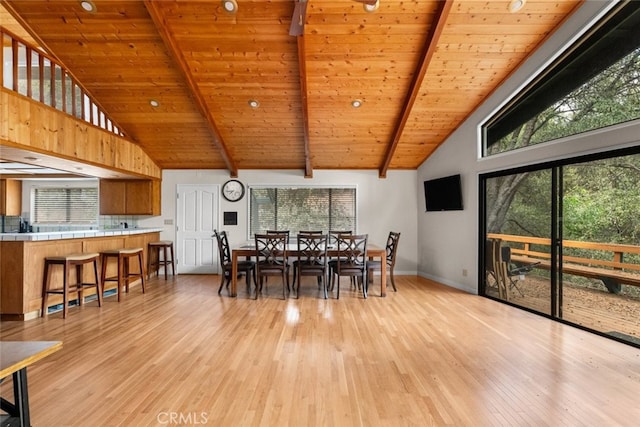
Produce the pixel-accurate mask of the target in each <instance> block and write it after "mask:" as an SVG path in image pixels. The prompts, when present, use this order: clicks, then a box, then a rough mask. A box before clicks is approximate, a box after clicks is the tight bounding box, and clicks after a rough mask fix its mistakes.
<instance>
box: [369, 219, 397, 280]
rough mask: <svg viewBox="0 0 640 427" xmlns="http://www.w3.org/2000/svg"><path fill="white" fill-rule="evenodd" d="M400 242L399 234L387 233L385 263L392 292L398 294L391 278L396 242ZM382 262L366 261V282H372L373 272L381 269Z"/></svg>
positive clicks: (394, 262)
mask: <svg viewBox="0 0 640 427" xmlns="http://www.w3.org/2000/svg"><path fill="white" fill-rule="evenodd" d="M399 241H400V233H396V232H393V231H390V232H389V237H387V246H386V263H387V272H388V273H389V277H391V286H393V291H394V292H398V288H396V282H395V279H394V277H393V268H394V267H395V265H396V254H397V253H398V242H399ZM381 263H382V261H376V260H368V261H367V272H368V274H367V280H368V281H369V282H371V281H372V280H373V272H374V271H375V270H381V269H382V264H381Z"/></svg>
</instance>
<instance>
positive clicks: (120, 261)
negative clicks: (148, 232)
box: [100, 248, 145, 302]
mask: <svg viewBox="0 0 640 427" xmlns="http://www.w3.org/2000/svg"><path fill="white" fill-rule="evenodd" d="M143 252H144V250H143V248H132V249H112V250H107V251H102V252H100V257H101V258H100V263H101V264H102V274H101V275H100V280H101V283H102V289H105V283H106V282H116V283H117V286H118V302H120V290H121V289H122V286H124V287H125V291H126V292H129V283H131V282H132V281H134V280H136V279H138V278H139V279H140V280H141V281H142V293H144V276H145V273H144V265H143V262H142V254H143ZM133 257H137V258H138V269H139V271H138V272H135V273H132V272H131V270H130V269H129V267H130V265H129V260H130V258H133ZM112 258H114V259H116V261H117V267H118V274H117V275H115V276H110V277H107V264H108V262H109V259H112Z"/></svg>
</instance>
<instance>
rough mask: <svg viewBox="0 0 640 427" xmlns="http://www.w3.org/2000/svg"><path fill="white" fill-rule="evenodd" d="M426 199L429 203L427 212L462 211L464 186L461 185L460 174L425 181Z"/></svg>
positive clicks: (427, 203)
mask: <svg viewBox="0 0 640 427" xmlns="http://www.w3.org/2000/svg"><path fill="white" fill-rule="evenodd" d="M424 200H425V203H426V205H427V212H432V211H461V210H462V186H461V185H460V175H459V174H458V175H451V176H445V177H442V178H436V179H430V180H427V181H425V182H424Z"/></svg>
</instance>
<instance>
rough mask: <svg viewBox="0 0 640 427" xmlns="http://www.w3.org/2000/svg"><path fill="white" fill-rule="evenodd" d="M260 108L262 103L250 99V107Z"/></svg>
mask: <svg viewBox="0 0 640 427" xmlns="http://www.w3.org/2000/svg"><path fill="white" fill-rule="evenodd" d="M259 106H260V103H259V102H258V101H256V100H255V99H250V100H249V107H251V108H258V107H259Z"/></svg>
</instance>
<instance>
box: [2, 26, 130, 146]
mask: <svg viewBox="0 0 640 427" xmlns="http://www.w3.org/2000/svg"><path fill="white" fill-rule="evenodd" d="M0 40H1V41H2V49H1V50H0V76H2V86H3V87H4V88H6V89H9V90H12V91H14V92H17V93H19V94H21V95H24V96H27V97H29V98H31V99H33V100H35V101H38V102H41V103H43V104H45V105H48V106H50V107H53V108H55V109H57V110H60V111H62V112H64V113H67V114H69V115H72V116H74V117H76V118H78V119H82V120H84V121H86V122H87V123H90V124H92V125H94V126H97V127H99V128H101V129H103V130H106V131H109V132H113V133H115V134H116V135H119V136H125V134H124V133H123V131H122V129H121V128H120V127H119V126H117V125H116V123H115V122H114V121H113V120H112V119H111V118H110V117H109V116H108V115H107V114H106V112H105V111H104V109H103V108H102V107H101V106H100V105H99V104H98V103H97V102H96V101H95V99H94V98H93V97H92V96H91V95H89V93H88V92H87V90H85V89H84V87H83V86H82V85H81V84H80V83H79V82H78V81H77V79H76V78H74V77H73V76H72V75H71V73H70V72H69V71H68V70H67V69H65V68H64V67H63V66H62V65H61V64H59V63H58V62H57V61H56V60H55V59H54V58H52V57H51V56H49V55H47V54H46V53H45V52H42V51H41V50H39V49H38V48H37V47H35V46H32V45H30V44H29V43H28V42H26V41H24V40H23V39H21V38H20V37H18V36H16V35H14V34H12V33H10V32H9V31H8V30H7V29H5V28H3V27H2V26H0Z"/></svg>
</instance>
